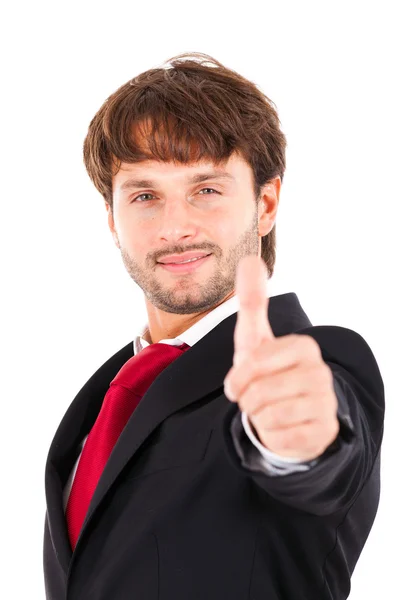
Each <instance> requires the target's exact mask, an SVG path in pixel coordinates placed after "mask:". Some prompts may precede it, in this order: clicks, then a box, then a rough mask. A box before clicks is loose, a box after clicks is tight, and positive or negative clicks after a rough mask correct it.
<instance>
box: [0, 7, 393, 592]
mask: <svg viewBox="0 0 400 600" xmlns="http://www.w3.org/2000/svg"><path fill="white" fill-rule="evenodd" d="M378 6H379V7H378ZM396 8H398V6H397V2H394V1H393V2H382V1H381V2H379V4H378V2H367V1H364V2H354V1H353V2H352V1H351V0H350V1H349V0H348V1H346V2H337V1H336V2H331V3H328V2H317V1H316V2H305V1H304V0H302V1H301V2H284V1H280V2H276V3H270V2H255V1H249V0H247V1H246V2H244V3H243V4H235V3H233V2H229V3H225V4H224V3H223V2H220V3H218V2H215V1H213V2H208V1H207V2H206V1H203V2H200V3H197V4H193V3H190V2H187V1H186V2H185V3H182V4H180V3H177V2H166V3H161V2H160V3H159V4H157V3H155V2H151V3H150V2H145V3H138V2H134V1H133V0H132V1H130V2H117V1H114V2H107V3H105V2H98V1H97V2H80V3H79V4H78V3H76V4H74V3H73V2H72V3H60V2H43V1H42V2H40V1H39V2H29V3H28V2H17V1H15V2H13V3H11V4H10V3H9V5H8V6H7V7H6V8H3V9H2V15H0V16H1V18H0V21H1V23H2V25H1V28H2V31H1V36H0V38H1V45H2V48H1V56H2V76H1V80H2V81H1V84H2V85H1V87H2V92H1V111H0V116H1V152H2V159H1V163H0V164H1V167H2V169H1V170H2V177H1V199H2V203H1V206H2V227H1V236H0V237H1V269H2V276H1V283H2V293H1V302H2V309H1V316H2V324H1V332H2V334H1V341H2V361H1V364H2V368H3V372H2V383H3V385H2V415H3V418H2V435H1V454H0V456H1V461H2V464H1V470H2V494H1V515H2V523H1V525H2V536H1V542H2V547H3V553H4V554H3V556H6V562H4V558H3V561H2V577H1V581H0V588H1V589H0V596H1V597H4V598H7V600H12V599H14V598H15V599H21V598H44V584H43V570H42V541H43V527H44V517H45V506H46V505H45V491H44V468H45V462H46V458H47V452H48V449H49V447H50V444H51V441H52V439H53V436H54V433H55V431H56V429H57V427H58V425H59V423H60V420H61V419H62V417H63V415H64V413H65V411H66V410H67V408H68V406H69V404H70V403H71V402H72V400H73V398H74V397H75V395H76V394H77V393H78V391H79V390H80V389H81V387H82V386H83V384H84V383H85V382H86V381H87V379H88V378H89V377H90V376H91V375H92V373H93V372H94V371H95V370H97V368H98V367H99V366H100V365H101V364H103V362H105V361H106V360H107V359H108V358H109V357H110V356H111V355H112V354H114V353H115V352H116V351H117V350H119V349H120V348H121V347H122V346H124V345H125V344H127V343H128V342H129V341H131V340H133V337H134V335H135V334H136V333H137V331H138V327H140V325H141V324H142V322H143V319H145V318H146V313H145V308H144V302H143V299H142V293H141V290H140V289H139V288H138V287H137V286H136V285H135V284H134V283H133V282H132V280H131V279H130V278H129V276H128V275H127V273H126V271H125V269H124V267H123V264H122V260H121V257H120V254H119V251H118V250H117V248H116V247H115V245H114V242H113V240H112V237H111V234H110V232H109V230H108V228H107V222H106V210H105V207H104V202H103V199H102V197H101V196H100V195H99V194H98V192H97V191H96V190H95V188H94V187H93V186H92V184H91V182H90V180H89V178H88V176H87V174H86V172H85V170H84V166H83V162H82V143H83V139H84V137H85V135H86V131H87V127H88V125H89V122H90V120H91V118H92V117H93V115H94V114H95V112H96V111H97V110H98V108H99V107H100V105H101V104H102V103H103V101H104V100H105V99H106V97H107V96H108V95H110V94H111V93H112V92H113V91H114V90H115V89H116V88H117V87H119V86H120V85H122V84H123V83H125V82H126V81H127V80H128V79H131V78H132V77H134V76H135V75H137V74H138V73H140V72H142V71H144V70H147V69H149V68H153V67H155V66H160V65H161V64H162V63H163V62H164V61H166V60H167V59H169V58H171V57H172V56H174V55H175V54H178V53H181V52H185V51H198V52H205V53H207V54H210V55H211V56H214V57H215V58H217V59H218V60H219V61H221V62H222V63H223V64H225V65H226V66H228V67H230V68H233V69H234V70H236V71H238V72H239V73H241V74H242V75H244V76H245V77H247V78H248V79H250V80H252V81H254V82H255V83H257V85H258V86H259V87H260V88H261V89H262V91H263V92H264V93H265V94H266V95H267V96H269V97H270V98H271V99H272V100H273V101H274V102H275V104H276V105H277V109H278V112H279V115H280V119H281V123H282V129H283V131H284V132H285V134H286V136H287V140H288V150H287V170H286V175H285V178H284V182H283V186H282V191H281V196H280V204H279V211H278V219H277V235H278V258H277V263H276V271H275V275H274V277H273V279H272V281H271V293H270V295H275V294H278V293H284V292H288V291H294V292H296V294H297V295H298V297H299V300H300V302H301V304H302V306H303V308H304V309H305V311H306V312H307V314H308V315H309V317H310V319H311V321H312V323H313V324H314V325H322V324H328V325H340V326H343V327H348V328H350V329H354V330H355V331H357V332H358V333H360V334H361V335H362V336H363V337H364V339H365V340H366V341H367V342H368V344H369V345H370V347H371V348H372V350H373V352H374V354H375V356H376V358H377V361H378V364H379V366H380V369H381V373H382V376H383V379H384V382H385V389H386V402H387V411H386V428H385V438H384V444H383V452H382V491H381V501H380V506H379V511H378V515H377V517H376V520H375V524H374V526H373V529H372V532H371V534H370V536H369V539H368V541H367V543H366V546H365V548H364V551H363V553H362V555H361V558H360V560H359V562H358V564H357V566H356V569H355V572H354V575H353V578H352V592H351V594H350V598H351V600H365V599H366V598H368V599H369V598H371V599H372V598H373V599H376V598H378V597H385V598H386V597H387V598H393V597H394V596H395V595H396V590H397V588H398V564H397V563H398V552H397V550H396V548H397V540H398V537H399V535H400V527H399V524H398V508H397V494H396V492H397V489H398V484H397V478H398V473H399V466H398V460H399V452H398V435H397V424H398V421H399V417H400V409H399V402H398V393H399V386H398V381H397V375H398V364H397V362H398V339H399V333H400V332H399V317H398V294H397V290H398V278H399V268H398V259H399V254H400V253H399V235H398V220H397V219H398V216H399V201H400V194H399V187H400V186H399V133H400V127H399V105H400V98H399V91H398V84H399V53H400V47H399V41H398V39H399V34H398V31H399V20H398V19H397V18H396V17H395V14H396ZM396 554H397V556H396Z"/></svg>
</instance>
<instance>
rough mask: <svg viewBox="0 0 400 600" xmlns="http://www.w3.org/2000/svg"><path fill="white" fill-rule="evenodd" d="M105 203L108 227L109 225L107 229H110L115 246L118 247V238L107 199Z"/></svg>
mask: <svg viewBox="0 0 400 600" xmlns="http://www.w3.org/2000/svg"><path fill="white" fill-rule="evenodd" d="M105 205H106V210H107V212H108V218H107V221H108V227H109V229H110V231H111V233H112V236H113V238H114V243H115V245H116V246H117V248H120V245H119V240H118V235H117V232H116V230H115V223H114V217H113V214H112V210H111V206H110V204H109V203H108V202H107V201H106V202H105Z"/></svg>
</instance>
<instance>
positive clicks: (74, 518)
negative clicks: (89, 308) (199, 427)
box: [65, 343, 190, 550]
mask: <svg viewBox="0 0 400 600" xmlns="http://www.w3.org/2000/svg"><path fill="white" fill-rule="evenodd" d="M189 347H190V346H188V345H187V344H182V345H180V346H172V345H171V344H163V343H155V344H150V345H149V346H146V347H145V348H143V350H141V351H140V352H138V354H135V356H132V358H130V359H129V360H128V361H127V362H126V363H125V364H124V365H123V366H122V367H121V369H120V370H119V371H118V373H117V374H116V376H115V377H114V379H113V380H112V381H111V383H110V387H109V389H108V391H107V393H106V395H105V396H104V401H103V404H102V407H101V410H100V412H99V414H98V416H97V419H96V422H95V424H94V425H93V427H92V429H91V430H90V433H89V436H88V438H87V440H86V443H85V445H84V447H83V450H82V454H81V457H80V460H79V463H78V468H77V471H76V474H75V478H74V481H73V484H72V488H71V493H70V495H69V498H68V502H67V507H66V511H65V516H66V519H67V526H68V535H69V538H70V542H71V546H72V549H73V550H74V549H75V546H76V542H77V540H78V537H79V533H80V531H81V527H82V524H83V521H84V520H85V516H86V513H87V511H88V508H89V504H90V501H91V499H92V496H93V493H94V491H95V489H96V486H97V483H98V481H99V479H100V476H101V474H102V472H103V469H104V467H105V464H106V462H107V460H108V458H109V456H110V454H111V451H112V449H113V447H114V445H115V443H116V441H117V439H118V437H119V436H120V434H121V432H122V430H123V429H124V427H125V425H126V423H127V422H128V420H129V417H130V416H131V414H132V413H133V411H134V410H135V408H136V406H137V405H138V404H139V402H140V400H141V398H142V396H143V395H144V394H145V392H146V391H147V389H148V388H149V387H150V385H151V383H152V382H153V381H154V379H155V378H156V377H157V376H158V375H159V373H161V371H163V370H164V369H165V367H167V366H168V365H169V364H170V363H171V362H172V361H173V360H175V358H178V356H180V355H181V354H182V353H183V352H185V350H187V349H188V348H189Z"/></svg>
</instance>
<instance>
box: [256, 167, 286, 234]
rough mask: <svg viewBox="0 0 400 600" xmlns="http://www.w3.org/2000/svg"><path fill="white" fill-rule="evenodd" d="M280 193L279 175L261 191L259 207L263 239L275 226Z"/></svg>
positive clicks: (259, 220) (260, 230) (260, 231)
mask: <svg viewBox="0 0 400 600" xmlns="http://www.w3.org/2000/svg"><path fill="white" fill-rule="evenodd" d="M280 191H281V178H280V176H279V175H277V176H276V177H274V178H273V179H270V180H269V181H268V182H267V183H266V184H264V185H263V187H262V188H261V190H260V198H261V199H260V202H259V205H258V222H259V225H258V229H259V234H260V236H261V237H264V236H265V235H267V233H269V232H270V231H271V229H272V228H273V226H274V225H275V221H276V213H277V211H278V204H279V194H280Z"/></svg>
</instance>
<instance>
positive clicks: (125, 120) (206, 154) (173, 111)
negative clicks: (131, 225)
mask: <svg viewBox="0 0 400 600" xmlns="http://www.w3.org/2000/svg"><path fill="white" fill-rule="evenodd" d="M191 57H194V58H191ZM196 59H200V60H196ZM167 63H170V64H171V65H172V66H171V67H168V66H167V67H161V68H154V69H149V70H148V71H145V72H143V73H141V74H140V75H137V76H136V77H135V78H134V79H132V80H130V81H128V82H127V83H125V84H124V85H122V86H121V87H120V88H118V89H117V90H116V91H115V92H114V93H113V94H111V96H109V97H108V98H107V100H106V101H105V102H104V104H103V105H102V106H101V108H100V109H99V110H98V112H97V113H96V115H95V116H94V118H93V119H92V121H91V122H90V125H89V129H88V133H87V136H86V138H85V141H84V147H83V156H84V163H85V167H86V170H87V172H88V174H89V177H90V178H91V180H92V181H93V183H94V185H95V187H96V188H97V190H98V191H99V192H100V193H101V194H102V196H103V197H104V199H105V201H106V202H107V203H108V204H109V205H110V206H111V209H113V200H112V176H113V175H115V174H116V172H118V169H119V167H120V164H121V162H127V163H137V162H141V161H144V160H148V159H155V160H160V161H174V162H180V163H184V164H188V163H191V162H195V161H197V160H201V159H209V160H212V161H213V162H214V163H216V164H219V163H223V162H224V161H225V160H228V159H229V157H230V155H231V154H232V153H233V152H234V151H236V152H238V153H239V154H240V155H241V156H242V157H243V158H244V159H245V160H246V161H247V162H248V164H249V165H250V167H251V169H252V173H253V187H254V193H255V198H256V203H258V201H259V200H260V198H259V194H260V189H261V186H263V185H264V184H265V183H267V182H268V181H269V180H271V179H272V178H273V177H276V176H277V175H279V176H280V178H281V180H283V176H284V172H285V168H286V157H285V151H286V137H285V135H284V134H283V132H282V131H281V129H280V121H279V118H278V114H277V111H276V109H275V105H274V103H273V102H272V101H271V100H270V99H269V98H268V97H267V96H265V95H264V94H263V93H262V92H261V91H260V90H259V89H258V88H257V86H256V85H255V84H254V83H253V82H251V81H249V80H247V79H245V78H244V77H242V76H241V75H239V74H238V73H236V72H235V71H233V70H231V69H228V68H227V67H225V66H224V65H222V64H221V63H220V62H218V61H217V60H215V59H214V58H212V57H211V56H209V55H208V54H203V53H199V52H192V53H183V54H179V55H177V56H175V57H173V58H171V59H169V60H168V61H165V63H164V64H167ZM143 123H147V124H149V125H151V126H152V129H151V132H150V133H148V132H147V137H146V138H142V139H146V144H147V147H146V148H144V147H143V145H142V146H140V144H139V142H138V137H137V133H138V132H139V131H141V126H142V125H143ZM144 135H145V136H146V134H144ZM261 257H262V259H263V260H264V262H265V264H266V266H267V269H268V273H269V277H271V276H272V274H273V271H274V265H275V258H276V224H275V225H274V227H273V228H272V229H271V231H270V232H269V233H268V234H267V235H265V236H264V237H263V239H262V244H261Z"/></svg>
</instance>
